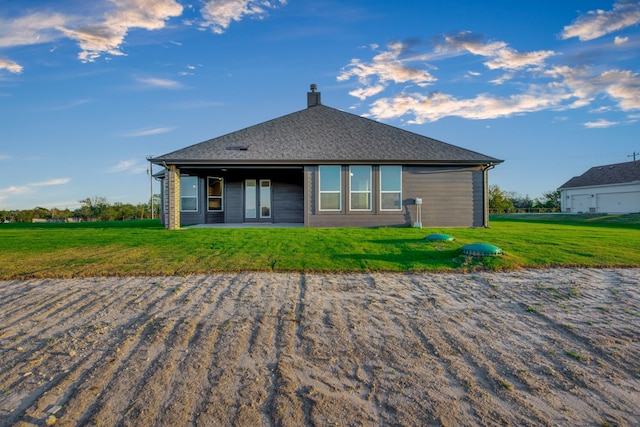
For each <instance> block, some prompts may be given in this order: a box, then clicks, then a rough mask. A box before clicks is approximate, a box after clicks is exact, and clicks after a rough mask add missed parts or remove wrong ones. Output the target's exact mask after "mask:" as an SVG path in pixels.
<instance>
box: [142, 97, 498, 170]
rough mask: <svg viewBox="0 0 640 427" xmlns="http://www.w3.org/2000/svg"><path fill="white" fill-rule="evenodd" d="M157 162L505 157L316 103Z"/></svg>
mask: <svg viewBox="0 0 640 427" xmlns="http://www.w3.org/2000/svg"><path fill="white" fill-rule="evenodd" d="M153 161H154V162H156V163H161V162H166V163H176V164H178V163H180V164H196V163H205V162H206V163H212V162H215V163H217V164H224V163H272V162H273V163H322V162H381V163H384V162H403V163H407V162H419V163H431V162H433V163H462V164H495V163H501V162H502V160H498V159H496V158H493V157H490V156H486V155H483V154H480V153H477V152H474V151H470V150H466V149H464V148H460V147H457V146H455V145H451V144H447V143H444V142H442V141H438V140H435V139H432V138H429V137H426V136H422V135H418V134H416V133H413V132H409V131H406V130H403V129H399V128H396V127H393V126H389V125H386V124H383V123H380V122H376V121H374V120H371V119H367V118H364V117H361V116H357V115H354V114H351V113H347V112H344V111H340V110H337V109H334V108H331V107H327V106H324V105H315V106H312V107H309V108H306V109H304V110H301V111H297V112H294V113H291V114H288V115H285V116H282V117H279V118H276V119H273V120H269V121H266V122H263V123H260V124H257V125H254V126H250V127H248V128H245V129H242V130H239V131H236V132H232V133H229V134H226V135H223V136H219V137H217V138H213V139H210V140H207V141H204V142H201V143H198V144H195V145H191V146H188V147H186V148H183V149H180V150H177V151H174V152H171V153H168V154H165V155H162V156H159V157H156V158H154V159H153Z"/></svg>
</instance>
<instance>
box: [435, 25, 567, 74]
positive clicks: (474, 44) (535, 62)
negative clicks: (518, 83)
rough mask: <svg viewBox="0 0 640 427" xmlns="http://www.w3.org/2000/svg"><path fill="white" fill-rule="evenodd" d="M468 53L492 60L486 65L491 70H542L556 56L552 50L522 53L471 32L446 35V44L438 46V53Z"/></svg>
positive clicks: (502, 43) (485, 63)
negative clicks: (486, 40)
mask: <svg viewBox="0 0 640 427" xmlns="http://www.w3.org/2000/svg"><path fill="white" fill-rule="evenodd" d="M451 50H453V51H466V52H469V53H471V54H473V55H478V56H484V57H487V58H490V59H489V60H488V61H486V62H484V65H485V66H486V67H487V68H489V69H490V70H497V69H503V70H519V69H523V68H530V67H535V68H540V67H542V66H543V65H544V64H545V60H546V59H547V58H548V57H550V56H553V55H555V52H553V51H550V50H538V51H534V52H525V53H521V52H518V51H516V50H514V49H512V48H510V47H509V46H508V45H507V44H506V43H505V42H501V41H494V42H484V40H483V37H482V36H480V35H477V34H474V33H471V32H470V31H462V32H459V33H457V34H453V35H445V36H444V42H443V43H440V44H439V45H438V46H436V51H439V52H446V51H451Z"/></svg>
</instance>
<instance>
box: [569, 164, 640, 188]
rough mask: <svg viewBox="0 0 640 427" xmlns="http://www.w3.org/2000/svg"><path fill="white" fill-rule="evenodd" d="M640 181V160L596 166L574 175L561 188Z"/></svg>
mask: <svg viewBox="0 0 640 427" xmlns="http://www.w3.org/2000/svg"><path fill="white" fill-rule="evenodd" d="M638 181H640V161H638V162H635V161H634V162H625V163H615V164H612V165H603V166H594V167H592V168H591V169H589V170H588V171H586V172H585V173H583V174H582V175H580V176H574V177H573V178H571V179H570V180H569V181H567V182H565V183H564V184H562V186H560V188H561V189H562V188H575V187H592V186H594V185H610V184H625V183H631V182H638Z"/></svg>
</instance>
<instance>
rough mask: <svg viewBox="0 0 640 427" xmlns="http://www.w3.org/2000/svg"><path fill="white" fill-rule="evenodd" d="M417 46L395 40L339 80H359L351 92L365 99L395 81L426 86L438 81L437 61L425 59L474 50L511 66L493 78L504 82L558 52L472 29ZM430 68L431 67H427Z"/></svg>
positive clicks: (495, 64)
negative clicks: (519, 46) (427, 48)
mask: <svg viewBox="0 0 640 427" xmlns="http://www.w3.org/2000/svg"><path fill="white" fill-rule="evenodd" d="M413 47H414V46H413V45H410V44H408V43H402V42H395V43H391V44H389V45H388V46H387V48H388V50H387V51H384V52H382V53H379V54H377V55H375V56H374V57H373V59H372V61H371V62H370V63H367V62H363V61H361V60H360V59H357V58H355V59H352V60H351V62H350V63H349V64H348V65H347V66H345V67H344V68H343V69H342V71H341V72H340V74H339V75H338V77H337V79H338V81H346V80H349V79H351V78H355V79H357V80H358V83H359V84H360V87H359V88H357V89H354V90H352V91H351V92H349V94H350V95H352V96H354V97H356V98H358V99H360V100H364V99H366V98H369V97H371V96H375V95H378V94H379V93H381V92H382V91H384V90H385V89H386V88H387V87H388V86H389V85H390V84H392V83H413V84H416V85H418V86H420V87H426V86H428V85H431V84H433V83H434V82H435V81H437V78H436V77H435V76H433V75H432V74H431V71H430V70H431V69H436V68H435V67H434V66H433V65H427V64H426V63H425V61H427V60H429V61H436V60H441V59H446V58H448V57H452V56H458V55H461V54H466V53H470V54H472V55H479V56H483V57H487V58H489V59H488V60H487V61H485V62H484V65H485V66H486V67H487V68H488V69H489V70H500V69H502V70H507V71H508V72H507V73H505V74H503V75H502V76H501V77H499V78H496V79H494V80H492V81H491V82H492V83H494V84H503V83H504V82H506V81H507V80H510V79H512V78H513V77H514V75H513V72H515V71H522V70H525V71H537V70H541V69H543V68H544V66H545V60H546V59H547V58H549V57H551V56H553V55H555V52H553V51H549V50H540V51H534V52H526V53H521V52H517V51H516V50H514V49H512V48H510V47H509V46H507V44H506V43H504V42H499V41H498V42H485V41H484V40H483V37H482V36H479V35H476V34H473V33H471V32H468V31H464V32H460V33H457V34H454V35H445V36H444V39H443V41H442V42H441V43H439V44H437V46H436V47H435V49H434V51H433V52H429V53H425V52H423V53H421V52H415V51H412V48H413ZM427 68H428V69H427ZM467 75H473V76H480V75H481V73H479V72H477V71H473V70H470V71H468V72H467Z"/></svg>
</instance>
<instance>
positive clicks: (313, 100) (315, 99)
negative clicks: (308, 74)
mask: <svg viewBox="0 0 640 427" xmlns="http://www.w3.org/2000/svg"><path fill="white" fill-rule="evenodd" d="M317 90H318V86H317V85H316V84H315V83H312V84H311V92H307V108H311V107H315V106H316V105H322V102H320V92H316V91H317Z"/></svg>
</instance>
